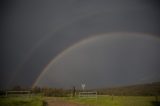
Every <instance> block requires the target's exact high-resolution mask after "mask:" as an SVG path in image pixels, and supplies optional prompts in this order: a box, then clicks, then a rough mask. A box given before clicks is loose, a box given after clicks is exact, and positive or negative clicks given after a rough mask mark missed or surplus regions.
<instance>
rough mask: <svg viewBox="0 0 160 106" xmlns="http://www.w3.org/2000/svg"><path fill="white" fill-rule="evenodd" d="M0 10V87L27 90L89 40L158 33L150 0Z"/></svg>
mask: <svg viewBox="0 0 160 106" xmlns="http://www.w3.org/2000/svg"><path fill="white" fill-rule="evenodd" d="M1 5H3V6H2V7H1V10H2V13H1V16H2V19H1V21H2V24H1V37H2V39H3V46H2V48H3V49H2V53H1V57H2V59H1V62H2V64H3V65H2V68H1V73H2V74H1V77H0V78H1V79H2V81H3V84H1V85H3V86H8V85H5V84H7V83H8V84H9V86H10V85H18V84H22V85H31V84H32V83H33V81H34V80H35V79H36V78H37V76H38V75H39V73H40V72H41V71H42V69H43V68H44V67H45V66H46V65H47V64H48V62H49V61H50V60H51V59H52V58H54V57H55V56H56V55H57V54H59V53H60V52H61V51H62V50H63V49H65V48H67V47H68V46H70V45H72V44H74V43H76V42H77V41H79V40H81V39H84V38H86V37H88V36H92V35H95V34H99V33H106V32H142V33H151V34H155V35H159V34H160V30H159V27H160V20H159V19H160V12H159V6H158V2H153V1H152V0H147V1H145V0H134V1H130V0H124V1H119V0H112V1H108V0H105V1H103V0H98V1H96V0H85V1H79V0H69V1H66V0H62V1H61V0H54V1H49V0H48V1H41V0H40V1H37V0H33V1H27V0H26V1H21V0H16V1H6V2H3V3H2V4H1ZM14 74H15V76H14ZM28 77H29V79H28ZM10 80H12V84H11V83H9V82H10ZM4 83H5V84H4Z"/></svg>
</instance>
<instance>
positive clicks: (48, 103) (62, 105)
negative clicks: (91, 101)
mask: <svg viewBox="0 0 160 106" xmlns="http://www.w3.org/2000/svg"><path fill="white" fill-rule="evenodd" d="M45 106H84V105H81V104H76V103H71V102H67V101H65V100H63V99H59V98H46V99H45Z"/></svg>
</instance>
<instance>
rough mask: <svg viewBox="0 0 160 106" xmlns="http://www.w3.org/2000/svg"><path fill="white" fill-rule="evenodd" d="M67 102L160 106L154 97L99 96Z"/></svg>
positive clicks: (99, 104) (94, 105)
mask: <svg viewBox="0 0 160 106" xmlns="http://www.w3.org/2000/svg"><path fill="white" fill-rule="evenodd" d="M65 100H66V101H69V102H74V103H78V104H84V105H87V106H88V105H89V106H160V100H159V101H156V100H155V97H154V96H113V97H112V96H98V97H97V99H95V98H94V99H93V98H79V97H75V98H65Z"/></svg>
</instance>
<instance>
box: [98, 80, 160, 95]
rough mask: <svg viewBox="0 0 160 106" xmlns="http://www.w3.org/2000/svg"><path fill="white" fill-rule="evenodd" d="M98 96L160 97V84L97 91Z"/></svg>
mask: <svg viewBox="0 0 160 106" xmlns="http://www.w3.org/2000/svg"><path fill="white" fill-rule="evenodd" d="M97 91H98V94H102V95H103V94H104V95H124V96H125V95H127V96H129V95H130V96H155V95H158V96H160V82H153V83H147V84H137V85H130V86H124V87H112V88H103V89H97Z"/></svg>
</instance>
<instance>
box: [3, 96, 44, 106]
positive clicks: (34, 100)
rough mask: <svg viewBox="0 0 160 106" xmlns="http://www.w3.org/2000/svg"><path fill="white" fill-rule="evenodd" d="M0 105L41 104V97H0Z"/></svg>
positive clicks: (29, 105)
mask: <svg viewBox="0 0 160 106" xmlns="http://www.w3.org/2000/svg"><path fill="white" fill-rule="evenodd" d="M0 106H43V102H42V99H41V97H38V96H36V97H1V98H0Z"/></svg>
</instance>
